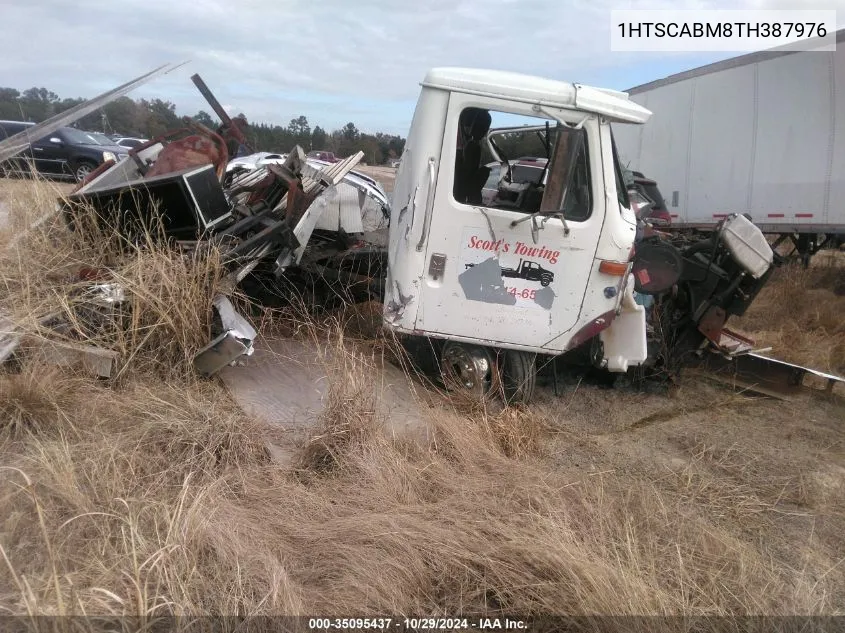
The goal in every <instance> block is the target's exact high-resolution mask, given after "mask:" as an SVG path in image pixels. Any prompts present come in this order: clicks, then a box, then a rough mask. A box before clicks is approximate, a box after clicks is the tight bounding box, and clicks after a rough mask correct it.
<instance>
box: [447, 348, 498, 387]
mask: <svg viewBox="0 0 845 633" xmlns="http://www.w3.org/2000/svg"><path fill="white" fill-rule="evenodd" d="M440 372H441V375H442V376H443V384H444V385H445V387H446V389H448V390H449V391H458V392H464V393H466V394H467V395H469V396H471V397H473V398H477V399H478V400H482V399H484V398H486V397H487V396H488V395H489V394H490V392H491V391H492V388H493V358H492V354H491V353H490V351H489V350H488V349H487V348H485V347H482V346H480V345H469V344H467V343H459V342H457V341H447V342H446V343H445V344H444V345H443V351H442V352H441V355H440Z"/></svg>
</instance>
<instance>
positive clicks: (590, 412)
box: [0, 254, 845, 631]
mask: <svg viewBox="0 0 845 633" xmlns="http://www.w3.org/2000/svg"><path fill="white" fill-rule="evenodd" d="M15 261H20V260H12V262H13V263H14V262H15ZM143 261H144V260H143V259H142V255H139V254H135V255H133V256H132V257H130V259H129V260H128V262H129V264H127V266H126V267H125V268H121V269H120V270H121V273H120V274H121V279H127V280H141V281H142V282H143V288H144V289H147V290H148V294H145V295H144V296H145V297H147V301H148V302H149V305H151V306H153V307H151V308H149V310H150V314H151V315H155V316H152V317H151V322H155V323H159V321H160V324H159V327H160V328H162V329H161V336H163V337H164V336H166V335H167V333H168V332H169V331H170V330H169V329H168V328H173V327H177V324H176V323H171V322H169V321H167V320H166V319H165V318H164V317H163V315H161V314H160V311H162V310H163V307H159V308H156V307H155V306H159V305H161V304H162V302H164V303H167V302H168V301H172V299H170V298H168V299H164V300H163V299H162V296H164V297H170V295H169V294H168V293H171V292H177V291H179V292H182V291H183V290H180V288H181V286H182V285H183V284H185V283H187V282H186V281H185V280H191V279H193V277H192V275H193V274H194V272H193V269H192V268H191V267H189V268H187V269H185V270H184V271H183V270H182V269H179V273H178V275H181V281H180V283H178V284H175V285H174V284H172V283H170V281H166V282H165V281H163V280H171V279H176V278H177V277H178V275H175V274H173V272H172V268H170V267H169V266H170V265H171V264H172V263H168V264H167V265H164V264H163V263H161V262H171V260H169V259H167V258H165V259H163V260H161V259H156V260H155V261H156V262H160V263H161V264H160V266H145V265H143ZM132 262H135V263H136V266H137V267H138V268H133V267H132V265H131V264H132ZM3 265H4V266H8V262H6V263H4V264H3ZM38 265H39V266H42V265H46V264H42V263H39V264H38ZM4 270H6V269H4ZM21 270H22V268H21V266H13V267H12V268H11V272H5V273H4V274H5V275H7V276H9V277H13V278H15V279H21V278H22V272H21ZM40 270H43V268H42V269H40ZM16 292H18V293H19V294H18V295H15V296H25V295H23V294H22V292H21V291H20V289H18V290H16ZM31 296H33V297H38V302H39V303H38V305H39V306H40V305H41V303H40V302H42V301H46V299H41V297H42V295H41V294H39V293H33V294H32V295H31ZM197 297H199V294H198V295H197ZM197 314H198V312H197ZM182 318H184V317H182ZM356 318H357V317H356ZM365 321H366V319H365ZM184 322H185V323H192V322H191V321H190V319H187V320H185V321H184ZM346 322H348V321H346ZM356 323H358V322H357V321H356ZM194 325H195V323H194ZM288 325H289V327H291V328H292V329H293V330H297V329H300V330H301V331H300V335H307V336H316V337H318V338H319V340H320V342H321V344H322V345H323V348H324V349H326V350H329V351H330V352H331V353H327V354H326V355H325V358H326V359H327V361H326V362H327V373H328V376H329V379H330V392H329V398H328V403H327V406H326V409H325V411H324V412H323V414H322V418H321V420H319V421H318V425H317V427H316V428H315V430H314V433H313V435H312V437H311V438H310V439H309V440H308V441H307V442H305V443H304V444H303V445H301V446H299V447H297V448H295V450H296V451H297V452H296V458H297V459H296V460H295V463H294V464H293V465H292V466H291V467H283V466H280V465H279V464H278V463H276V462H274V461H273V460H272V459H271V458H270V456H269V454H268V452H267V451H266V449H265V439H266V437H267V434H268V430H267V429H264V428H262V427H261V425H259V424H257V423H256V422H255V421H253V420H250V419H248V418H246V417H245V416H244V415H243V414H242V413H241V412H240V411H239V410H238V409H237V408H236V407H235V406H234V405H233V404H232V402H231V400H230V398H229V396H228V395H227V394H226V393H225V391H224V390H223V389H221V388H220V387H219V386H218V385H217V383H215V382H198V381H195V380H192V379H190V378H189V377H188V375H187V373H186V372H184V371H182V372H166V371H165V372H162V371H160V369H161V368H160V367H158V366H156V365H153V364H152V362H150V363H146V364H139V365H138V367H137V369H133V371H132V372H131V373H130V374H129V378H130V379H127V380H123V381H119V382H118V383H117V384H103V383H98V382H96V381H95V380H92V379H89V378H87V377H85V376H82V375H74V374H70V373H68V372H67V371H66V370H61V369H55V368H52V369H51V368H49V367H46V366H45V365H43V364H40V363H38V362H36V361H33V362H32V363H27V364H24V366H23V367H22V368H21V370H20V372H19V373H7V374H0V416H2V420H3V424H1V425H0V464H2V466H0V516H2V517H3V519H2V521H0V558H2V560H0V569H3V572H2V573H0V612H4V613H14V614H77V615H81V614H89V615H90V614H108V615H147V616H152V615H167V614H183V615H185V614H188V615H198V614H218V615H219V614H222V615H262V614H263V615H266V614H304V615H309V614H310V615H313V614H317V613H321V614H338V615H342V616H350V615H355V614H362V615H363V614H370V615H374V614H382V615H383V614H391V615H393V616H394V617H399V616H400V615H411V614H416V615H422V614H445V615H455V614H459V613H462V614H465V615H481V614H483V615H491V616H492V615H500V614H502V613H509V614H520V615H523V616H529V615H536V614H545V613H556V614H569V615H577V614H616V615H626V614H650V615H666V614H683V615H690V616H692V615H723V614H769V615H778V614H780V615H787V614H822V613H825V614H832V613H840V614H841V613H843V610H842V605H843V604H845V563H843V555H842V552H843V551H845V541H843V539H845V537H843V535H845V516H844V515H843V508H842V504H841V500H842V495H843V493H845V469H842V467H841V464H842V456H843V450H845V446H844V445H843V437H842V426H841V420H842V417H843V410H842V408H841V406H839V405H836V404H835V403H829V402H821V403H815V402H808V403H801V404H800V405H799V404H789V405H781V404H777V405H775V404H772V403H771V402H768V401H746V399H744V398H742V397H741V396H730V395H728V394H726V393H725V392H720V391H714V388H713V387H709V386H706V385H693V386H685V387H683V388H682V390H681V393H680V395H679V396H678V397H677V398H676V399H674V400H667V399H665V398H662V397H656V396H645V395H642V394H639V395H632V394H625V393H621V392H617V391H603V390H599V389H596V388H591V387H587V386H581V387H579V388H578V389H577V390H575V391H574V392H570V393H568V394H567V395H566V396H564V397H563V398H561V399H556V400H554V401H551V402H549V403H547V404H544V403H542V402H541V403H539V404H538V405H537V406H536V407H534V408H531V409H527V410H510V409H508V410H505V411H491V410H483V409H482V410H473V411H471V412H468V411H467V410H466V409H464V408H462V407H461V406H458V405H454V403H453V404H452V405H450V404H449V403H448V402H447V403H446V404H444V406H441V407H438V408H434V409H431V411H430V415H429V416H428V422H429V425H430V434H429V435H428V436H427V439H422V438H416V437H407V436H401V435H400V436H396V435H394V434H392V433H390V432H389V430H388V429H387V428H386V427H387V422H388V421H387V420H385V419H383V418H382V417H381V416H380V414H379V412H378V408H377V407H376V406H375V402H374V400H373V398H374V393H375V392H374V390H373V388H372V385H373V383H374V382H375V381H374V372H376V371H377V363H375V361H374V358H376V356H377V355H374V354H373V353H371V352H372V348H370V353H368V352H366V348H362V347H361V346H360V345H359V344H357V343H354V342H350V341H348V340H345V339H344V338H343V336H344V330H343V329H342V328H338V327H334V328H332V329H331V331H330V332H329V333H328V334H326V333H325V332H324V331H322V330H321V328H319V327H316V326H315V325H314V324H313V323H312V324H304V323H299V324H297V323H296V322H295V320H293V322H289V323H288ZM359 325H360V323H359ZM365 329H366V328H358V329H357V330H355V329H353V332H355V334H356V335H357V334H360V333H361V331H362V330H365ZM192 345H193V343H192V341H187V340H181V341H179V342H178V343H174V347H173V348H165V353H166V355H167V356H168V357H169V358H170V359H171V361H172V362H175V363H177V364H178V363H179V362H181V361H182V359H183V358H185V357H186V355H187V354H188V352H187V351H186V350H188V349H190V348H191V347H192ZM134 349H139V348H138V347H135V348H134ZM362 349H364V350H365V351H361V350H362ZM140 350H141V351H140V352H138V356H143V355H144V354H145V351H144V350H145V348H144V347H140ZM150 358H153V356H152V355H151V356H150ZM708 403H709V404H710V406H709V407H708V406H707V404H708ZM713 403H722V405H724V406H721V407H718V408H717V407H714V406H713ZM651 414H656V415H652V417H651V418H649V419H648V423H640V424H638V421H642V420H643V419H645V418H644V416H646V417H648V416H649V415H651ZM124 624H125V626H129V625H127V624H126V622H124ZM253 624H254V626H255V627H264V628H265V630H272V628H273V623H272V621H261V620H257V621H255V622H254V623H253ZM675 624H676V623H675ZM133 626H134V625H133ZM603 626H604V630H619V631H622V630H624V631H632V630H642V631H646V630H659V629H661V628H665V629H666V630H669V627H671V626H674V624H672V623H669V622H666V621H661V620H641V621H640V620H619V621H610V622H604V623H603Z"/></svg>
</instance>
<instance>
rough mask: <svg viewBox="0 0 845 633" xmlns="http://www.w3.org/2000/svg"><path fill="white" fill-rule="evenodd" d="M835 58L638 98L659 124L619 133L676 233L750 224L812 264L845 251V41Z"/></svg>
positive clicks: (697, 72) (730, 75) (756, 62)
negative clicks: (835, 249) (735, 220)
mask: <svg viewBox="0 0 845 633" xmlns="http://www.w3.org/2000/svg"><path fill="white" fill-rule="evenodd" d="M836 41H837V45H838V46H837V50H836V51H827V52H822V51H811V52H794V51H784V50H778V49H772V50H769V51H762V52H757V53H752V54H748V55H743V56H740V57H735V58H733V59H729V60H726V61H722V62H717V63H715V64H710V65H708V66H702V67H701V68H696V69H694V70H690V71H687V72H683V73H679V74H677V75H672V76H669V77H666V78H665V79H659V80H657V81H652V82H650V83H647V84H644V85H641V86H637V87H636V88H631V89H630V90H628V91H627V92H628V93H629V94H630V96H631V100H632V101H634V102H636V103H639V104H640V105H642V106H643V107H645V108H647V109H648V110H650V111H652V112H653V113H654V116H653V117H652V118H651V120H650V121H649V122H648V123H647V124H646V125H644V126H634V125H614V126H613V132H614V137H615V139H616V143H617V148H618V151H619V155H620V159H621V162H622V164H623V165H626V166H627V167H628V168H629V169H631V170H634V171H638V172H642V173H643V174H645V176H647V177H648V178H651V179H654V180H656V181H657V183H658V185H659V187H660V190H661V191H662V193H663V197H664V198H665V201H666V206H667V210H668V211H669V214H670V216H671V219H672V224H673V226H674V227H676V228H679V229H704V230H707V229H712V228H713V227H714V226H715V225H716V224H717V223H718V222H719V221H720V220H722V219H723V218H725V217H726V216H727V215H729V214H731V213H746V214H748V215H750V216H751V218H752V220H753V221H754V223H755V224H756V225H757V226H758V227H760V228H761V229H762V230H763V231H764V232H765V233H767V234H772V235H776V236H779V237H778V239H779V240H780V241H783V240H786V239H791V240H792V241H793V242H794V244H795V246H796V248H797V249H798V251H799V252H800V253H801V254H802V255H805V256H806V257H809V256H810V255H812V254H813V253H814V252H815V251H816V250H818V249H819V248H821V247H822V246H823V245H824V244H828V245H830V244H833V245H841V244H842V243H843V241H845V48H843V46H842V42H843V41H845V30H840V31H838V32H837V33H836Z"/></svg>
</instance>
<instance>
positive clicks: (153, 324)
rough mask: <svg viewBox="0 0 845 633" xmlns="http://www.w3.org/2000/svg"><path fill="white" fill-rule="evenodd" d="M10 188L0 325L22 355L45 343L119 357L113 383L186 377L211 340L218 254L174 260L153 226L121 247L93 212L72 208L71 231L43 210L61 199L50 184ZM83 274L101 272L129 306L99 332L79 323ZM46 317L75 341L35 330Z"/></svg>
mask: <svg viewBox="0 0 845 633" xmlns="http://www.w3.org/2000/svg"><path fill="white" fill-rule="evenodd" d="M8 182H9V181H3V183H4V185H5V186H6V191H5V193H6V195H7V199H8V200H9V202H8V206H9V209H10V217H9V223H10V225H11V226H13V227H14V231H10V232H8V233H7V234H6V235H4V236H3V237H4V238H5V239H4V240H3V241H2V242H0V293H2V296H3V298H4V302H3V306H2V310H3V312H4V313H5V316H6V318H7V319H8V320H10V321H11V323H12V324H13V325H14V326H16V327H17V328H18V329H19V330H21V331H22V332H24V333H25V334H26V344H25V345H24V346H23V347H24V349H26V348H27V347H29V348H30V351H31V348H34V347H38V346H40V344H41V343H42V342H43V341H44V340H45V339H49V340H60V341H66V342H76V343H85V344H88V345H93V346H96V347H100V348H105V349H109V350H114V351H116V352H118V353H119V357H120V361H119V363H118V375H119V376H123V375H125V374H126V372H127V371H136V370H137V371H147V370H150V369H153V370H155V371H157V372H158V373H160V374H161V375H163V376H164V377H167V376H169V375H179V376H181V377H185V376H190V375H191V374H192V371H193V370H192V367H191V360H192V358H193V355H194V353H195V352H196V351H197V350H198V349H199V348H200V347H202V346H203V345H205V344H206V343H207V342H208V341H209V333H210V325H211V317H212V311H211V308H210V306H211V300H212V298H213V296H214V294H215V293H216V292H217V291H218V290H219V288H220V282H221V279H222V273H223V271H222V267H221V265H220V257H219V252H217V251H216V250H215V249H214V248H212V247H206V248H203V249H201V250H200V249H198V250H196V251H194V252H193V253H190V254H187V255H186V254H181V253H177V252H175V251H173V250H171V249H169V248H167V247H166V246H164V245H163V242H162V240H161V239H160V237H161V226H160V225H156V224H155V223H150V225H149V226H147V227H144V228H145V233H144V234H143V235H142V236H141V237H140V238H139V239H138V240H136V241H135V243H133V244H126V243H125V242H124V241H123V240H121V238H120V237H119V235H118V233H117V231H115V230H113V229H111V228H108V227H105V228H103V227H100V226H98V225H97V222H96V216H95V214H94V213H93V212H92V210H90V209H78V210H76V211H75V213H74V223H75V225H76V226H78V227H80V228H83V227H84V230H77V231H73V232H71V231H69V230H68V229H67V224H66V222H65V220H64V218H63V217H61V215H59V214H55V213H53V214H50V213H49V211H50V210H52V209H53V208H54V207H55V204H56V198H57V196H58V195H59V192H60V190H59V189H57V187H56V186H55V185H53V184H51V183H45V182H40V181H35V182H31V181H27V184H28V187H26V188H24V187H23V186H22V183H20V182H13V183H11V184H12V186H9V184H7V183H8ZM45 212H46V213H45ZM35 223H37V226H36V227H35V228H31V229H30V230H26V227H31V226H33V224H35ZM86 268H87V269H94V270H97V271H102V272H103V273H104V276H103V278H102V279H97V280H96V281H97V283H106V284H108V283H116V284H119V285H120V286H121V287H122V288H124V289H125V292H126V297H127V299H128V307H127V309H116V310H114V311H112V313H110V314H108V315H107V316H106V317H105V318H97V323H98V326H97V327H91V326H89V325H88V324H87V323H86V321H87V320H88V318H89V316H88V314H87V312H86V311H85V308H84V305H85V302H86V297H85V296H84V295H83V294H82V293H83V291H84V290H85V288H87V287H88V286H90V285H91V283H92V282H91V281H89V280H85V279H80V275H79V271H80V270H83V269H86ZM48 314H56V315H59V316H61V317H62V318H64V319H65V320H67V321H68V322H69V323H71V325H72V326H73V330H74V331H75V334H73V335H69V334H61V335H57V334H56V333H55V332H54V331H52V330H49V329H47V328H45V327H42V326H41V325H40V324H39V320H40V319H41V318H42V317H43V316H44V315H48ZM79 333H81V334H82V336H81V337H80V336H79Z"/></svg>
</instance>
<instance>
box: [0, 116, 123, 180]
mask: <svg viewBox="0 0 845 633" xmlns="http://www.w3.org/2000/svg"><path fill="white" fill-rule="evenodd" d="M34 125H35V124H34V123H26V122H23V121H0V141H2V140H4V139H6V138H8V137H10V136H12V135H14V134H17V133H18V132H22V131H24V130H26V129H27V128H29V127H32V126H34ZM128 151H129V150H128V149H127V148H126V147H121V146H120V145H116V144H114V142H113V141H110V140H109V139H108V137H106V136H104V135H102V134H100V133H99V132H84V131H82V130H77V129H76V128H72V127H62V128H59V129H58V130H56V131H55V132H53V133H52V134H49V135H47V136H45V137H44V138H41V139H39V140H37V141H34V142H32V143H30V145H29V147H28V148H27V149H25V150H24V151H22V152H21V153H20V154H18V155H17V156H15V157H14V158H12V159H10V160H8V161H7V162H5V163H3V164H0V175H26V174H29V173H30V172H31V167H30V166H31V165H34V166H35V170H36V171H37V172H38V173H39V174H41V175H44V176H48V177H53V178H66V179H72V180H76V181H82V180H84V179H85V177H86V176H88V174H90V173H91V172H92V171H94V170H95V169H96V168H97V167H99V166H100V165H102V164H103V163H104V162H105V161H107V160H115V161H119V160H121V159H123V158H125V157H126V156H127V155H128Z"/></svg>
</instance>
